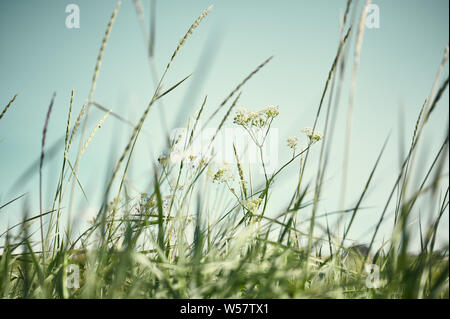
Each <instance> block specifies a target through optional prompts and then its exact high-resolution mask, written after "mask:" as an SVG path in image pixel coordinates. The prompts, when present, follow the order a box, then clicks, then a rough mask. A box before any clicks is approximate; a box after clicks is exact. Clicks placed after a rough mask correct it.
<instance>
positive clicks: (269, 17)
mask: <svg viewBox="0 0 450 319" xmlns="http://www.w3.org/2000/svg"><path fill="white" fill-rule="evenodd" d="M142 2H143V5H144V14H145V15H146V16H145V22H146V24H147V25H148V23H149V15H148V13H149V12H150V6H149V2H148V1H142ZM69 3H75V4H77V5H78V6H79V7H80V28H79V29H68V28H66V26H65V19H66V16H67V13H65V7H66V6H67V5H68V4H69ZM373 3H374V4H377V5H378V6H379V8H380V28H379V29H366V32H365V38H364V43H363V47H362V55H361V65H360V69H359V73H358V84H357V93H356V97H355V112H354V117H353V131H352V133H353V135H352V140H351V147H352V149H351V159H350V162H349V168H350V172H349V179H348V184H349V186H348V195H347V199H348V203H349V204H350V203H352V202H354V200H355V199H356V198H357V196H358V195H359V192H360V190H361V189H362V187H363V185H364V183H365V181H366V178H367V177H368V174H369V173H370V170H371V168H372V165H373V163H374V162H375V159H376V156H377V155H378V152H379V150H380V149H381V146H382V144H383V141H384V139H385V138H386V136H387V135H388V134H389V133H392V134H391V139H390V142H389V144H388V146H387V149H386V151H385V156H384V157H383V159H382V163H381V164H380V168H379V171H378V173H377V175H376V176H375V180H374V185H375V186H374V188H373V189H371V191H370V193H369V196H368V198H367V202H366V203H365V204H366V205H365V206H366V207H371V209H367V210H366V212H367V214H366V215H365V216H362V217H361V218H359V219H357V220H356V221H355V226H354V227H355V229H354V233H352V236H353V238H355V239H360V240H362V241H364V240H365V239H367V233H366V231H367V229H369V228H370V227H371V226H372V225H373V224H374V223H375V222H376V221H377V220H378V217H379V214H380V210H381V209H382V204H381V203H384V201H383V199H385V198H386V195H387V193H388V192H389V190H390V188H391V187H392V185H393V183H394V181H395V176H396V174H397V173H398V167H399V140H401V138H399V136H401V135H399V132H400V131H401V129H404V134H403V135H404V138H403V140H402V142H404V144H405V145H407V144H408V143H409V141H410V139H411V133H412V131H413V129H414V124H415V120H416V118H417V114H418V112H419V109H420V107H421V105H422V103H423V101H424V99H425V98H426V97H427V96H428V94H429V91H430V89H431V86H432V83H433V80H434V77H435V75H436V72H437V69H438V66H439V64H440V62H441V59H442V55H443V52H444V48H445V45H446V44H447V42H448V38H449V33H448V25H449V21H448V20H449V17H448V6H449V2H448V1H446V0H442V1H441V0H435V1H416V0H408V1H407V0H403V1H389V0H378V1H373ZM115 4H116V2H115V1H107V0H104V1H87V0H78V1H71V2H70V1H60V0H43V1H39V2H37V1H31V0H28V1H26V0H21V1H4V0H2V1H1V2H0V43H1V47H2V49H1V50H0V81H1V85H0V105H6V103H7V102H8V101H9V99H10V98H11V97H12V96H13V95H14V94H16V93H18V94H19V96H18V98H17V100H16V101H15V103H14V104H13V106H12V107H11V109H10V110H9V111H8V113H7V114H6V115H5V117H4V118H3V119H2V121H1V122H0V154H1V156H0V203H4V202H6V201H8V200H9V199H11V198H13V197H15V196H17V195H19V194H22V193H24V192H29V193H28V196H27V199H28V202H29V205H30V207H31V211H32V212H37V211H38V207H39V206H38V197H37V196H36V195H37V192H38V187H37V186H38V180H37V178H32V179H30V181H29V182H28V183H27V184H24V185H20V187H19V188H17V189H11V185H12V184H13V183H14V182H15V181H16V180H17V178H18V177H19V176H20V174H21V173H22V172H23V171H24V170H25V169H26V168H27V167H28V166H29V165H30V164H31V163H32V162H33V161H34V160H35V159H36V158H37V157H38V156H39V153H40V139H41V132H42V126H43V122H44V118H45V113H46V110H47V107H48V104H49V101H50V98H51V95H52V93H53V92H56V93H57V97H56V101H55V107H54V111H53V113H52V116H51V119H50V124H49V129H48V134H49V135H48V142H47V145H51V144H52V142H54V141H56V140H57V139H58V138H59V137H60V136H62V135H63V134H64V130H65V124H66V118H67V111H68V105H69V98H70V92H71V90H72V89H75V104H74V107H75V110H74V114H78V111H79V109H80V107H81V105H82V103H83V102H84V101H85V99H86V98H87V96H88V92H89V88H90V85H91V79H92V74H93V71H94V66H95V61H96V58H97V54H98V50H99V48H100V44H101V40H102V37H103V35H104V32H105V29H106V25H107V23H108V20H109V17H110V15H111V13H112V11H113V8H114V6H115ZM210 4H213V5H214V8H213V10H212V12H211V13H210V15H208V17H207V18H206V19H205V21H203V22H202V24H201V25H200V27H199V28H198V29H197V30H196V31H195V32H194V34H193V36H192V38H191V39H189V41H188V42H187V43H186V45H185V46H184V47H183V48H182V51H181V52H180V54H179V56H178V57H177V59H176V61H175V63H174V65H173V68H172V70H171V71H170V73H169V74H168V77H167V81H166V87H167V86H169V85H170V84H172V83H176V82H177V81H178V80H180V79H181V78H183V77H184V76H186V75H188V74H190V73H194V75H193V76H192V78H190V79H189V81H188V82H187V83H186V84H184V85H183V86H181V87H180V88H179V89H177V90H176V92H174V93H173V94H170V95H169V96H167V97H166V98H165V99H164V100H163V104H159V105H158V108H154V109H152V111H151V112H150V117H149V119H148V120H147V122H146V124H145V127H144V129H145V131H146V132H147V133H148V134H146V135H145V137H143V138H141V139H140V140H139V142H138V145H137V149H138V151H137V153H136V154H135V156H134V159H135V160H134V161H133V171H132V173H131V174H130V179H131V180H133V181H135V182H136V187H137V188H140V189H143V186H144V185H146V184H148V182H149V180H150V177H151V176H152V175H151V174H150V170H151V167H152V161H153V160H154V159H155V158H156V157H157V156H158V153H159V152H161V150H162V147H163V144H162V142H163V135H162V134H161V130H162V125H161V116H160V108H162V107H164V109H165V112H164V113H165V114H166V117H167V120H168V125H169V127H170V128H173V127H175V126H176V125H177V121H176V120H175V119H177V118H181V119H182V121H183V122H185V121H186V120H187V119H188V116H189V115H191V114H192V112H193V111H195V110H197V109H198V107H199V106H200V104H201V101H202V99H203V97H204V96H205V95H206V94H207V95H208V107H209V112H212V110H213V109H215V107H216V106H217V105H219V104H220V102H221V101H222V100H223V99H224V97H226V96H227V95H228V93H229V92H230V91H231V90H232V89H233V88H234V87H235V86H236V85H237V84H238V83H239V82H240V81H241V80H242V79H243V78H244V77H245V76H246V75H247V74H248V73H250V72H251V71H252V70H253V69H254V68H255V67H256V66H257V65H258V64H259V63H261V62H262V61H264V60H265V59H266V58H267V57H269V56H272V55H273V56H274V59H273V60H272V61H271V62H270V63H269V64H268V65H267V66H266V67H265V68H264V69H263V70H261V71H260V72H259V73H258V74H257V75H256V76H255V77H254V78H253V79H252V80H251V81H250V82H248V84H247V85H246V86H245V87H244V89H243V94H242V97H241V99H240V102H239V104H240V105H239V106H242V107H246V108H248V109H259V108H263V107H265V106H267V105H271V104H274V105H279V107H280V116H279V117H278V118H277V119H276V121H275V122H274V124H273V125H274V127H275V128H277V129H278V130H279V135H280V149H279V152H280V156H279V157H280V159H283V158H284V159H287V158H288V157H289V150H288V149H287V148H286V147H284V145H285V139H286V137H287V136H291V135H297V136H301V135H300V129H301V128H302V127H305V126H312V123H313V120H314V116H315V112H316V108H317V105H318V102H319V99H320V95H321V93H322V90H323V86H324V83H325V79H326V77H327V74H328V70H329V68H330V65H331V63H332V60H333V58H334V56H335V52H336V49H337V44H338V39H339V17H340V15H342V14H343V12H344V9H345V5H346V1H331V0H327V1H325V0H318V1H277V2H275V1H256V0H247V1H237V0H231V1H204V0H198V1H190V2H187V1H181V0H177V1H175V0H170V1H158V3H157V6H156V10H157V11H156V41H155V63H156V66H157V69H158V72H159V73H161V72H162V71H163V68H164V67H165V65H166V63H167V61H168V59H169V57H170V56H171V54H172V52H173V50H174V48H175V47H176V45H177V43H178V41H179V39H180V38H181V37H182V36H183V35H184V33H185V32H186V30H187V28H188V27H189V26H190V25H191V23H192V22H193V20H194V19H195V18H196V17H197V16H198V15H199V13H200V12H201V11H202V10H203V9H205V8H206V7H208V6H209V5H210ZM360 5H361V4H360ZM350 52H351V51H350ZM349 67H350V66H349ZM347 73H350V72H348V71H347ZM446 76H448V64H447V65H446V67H445V69H444V74H443V77H442V78H444V77H446ZM346 83H347V84H348V83H349V79H346ZM347 84H346V85H345V86H344V88H343V94H342V97H341V105H340V108H341V110H342V111H344V110H346V107H347V104H348V92H349V86H348V85H347ZM153 90H154V85H153V82H152V78H151V73H150V67H149V63H148V58H147V52H146V44H145V43H144V41H143V35H142V33H141V30H140V26H139V23H138V20H137V17H136V12H135V8H134V6H133V3H132V1H123V3H122V6H121V7H120V10H119V13H118V15H117V20H116V23H115V24H114V26H113V30H112V32H111V36H110V39H109V42H108V46H107V48H106V52H105V56H104V59H103V63H102V68H101V71H100V75H99V78H98V83H97V88H96V92H95V95H94V101H96V102H98V103H100V104H102V105H104V106H106V107H108V108H111V109H112V110H113V111H114V112H116V113H118V114H120V115H121V116H123V117H125V118H127V119H129V120H130V121H133V122H136V121H137V119H138V118H139V117H140V115H141V113H142V112H143V110H144V108H145V107H146V105H147V104H148V101H149V100H150V98H151V96H152V94H153ZM447 105H448V91H446V92H445V94H444V96H443V99H442V101H441V103H440V105H439V107H438V108H437V109H436V111H435V113H434V114H433V116H432V118H431V119H430V123H429V127H428V129H427V131H426V132H425V135H424V141H425V143H424V144H423V147H422V148H421V151H423V153H422V154H425V155H424V156H419V157H418V162H417V165H418V167H419V171H425V167H427V163H430V160H431V159H432V154H435V153H436V152H437V150H438V148H439V146H440V143H442V141H443V139H444V136H445V134H446V129H447V124H448V107H447ZM102 115H103V113H102V112H101V111H98V110H95V109H93V110H92V113H91V115H90V125H91V126H92V125H94V122H96V121H98V120H99V119H100V118H101V117H102ZM400 122H401V123H403V124H402V126H403V127H402V126H400V125H399V123H400ZM227 125H228V126H232V124H231V122H229V123H227ZM344 127H345V112H342V116H340V117H338V119H337V129H336V134H337V136H336V137H335V138H334V140H335V143H336V145H335V146H333V149H332V151H333V153H332V156H331V159H332V160H331V163H330V168H329V172H328V176H327V179H326V180H327V185H326V191H325V194H326V195H324V196H326V197H325V198H324V199H323V203H322V206H321V213H323V212H327V211H333V210H336V209H337V208H338V207H337V206H338V204H337V203H338V195H339V192H340V182H341V176H340V172H341V171H342V148H343V146H344V143H343V137H344V134H345V132H344V131H345V129H344ZM320 128H321V127H320V126H319V129H320ZM89 131H90V129H89V130H88V132H89ZM129 135H130V127H127V126H125V125H123V124H121V123H119V122H117V121H116V120H115V119H114V118H112V117H110V118H108V119H107V121H106V122H105V123H104V125H103V126H102V129H101V130H99V132H98V134H97V135H96V136H95V138H94V139H93V140H92V142H91V144H90V146H89V148H88V150H87V151H86V154H85V155H84V158H83V160H82V163H81V167H80V181H81V182H82V183H83V184H84V185H86V186H85V187H86V190H87V192H88V194H89V195H90V196H91V197H92V198H95V197H96V196H98V195H100V192H101V189H102V187H103V185H104V180H105V173H106V171H107V169H108V168H109V166H108V163H109V162H110V161H111V160H115V159H116V157H114V156H110V151H111V149H113V151H114V153H115V154H116V156H117V154H118V153H119V152H121V151H122V150H123V147H124V145H125V143H126V141H127V139H128V138H129ZM318 153H319V148H317V150H316V152H315V154H312V160H313V161H314V159H316V160H317V155H318ZM60 162H61V157H57V158H56V159H55V161H52V162H51V163H47V164H48V165H47V166H46V170H45V174H46V175H45V180H44V189H45V190H47V193H49V192H52V193H53V192H54V188H55V186H54V185H55V184H56V179H57V174H58V172H59V169H60V168H59V165H60ZM422 166H423V169H421V167H422ZM295 170H296V168H295V167H293V168H292V169H291V170H288V171H287V172H286V173H285V174H282V175H283V176H280V177H282V178H283V180H284V182H281V183H280V184H279V185H278V186H276V190H275V191H274V193H273V194H272V199H274V202H275V203H278V202H280V203H281V202H283V201H284V200H285V199H284V197H283V194H284V193H285V190H288V189H291V188H292V185H294V184H295V178H289V177H290V176H293V173H294V172H295ZM445 172H447V173H448V164H446V167H445ZM36 177H37V176H36ZM308 177H312V176H308ZM446 185H448V175H447V176H446V177H445V180H444V183H443V190H444V191H445V189H446V187H447V186H446ZM44 193H45V192H44ZM78 195H79V194H78ZM50 201H51V196H48V198H45V202H46V204H47V206H48V205H50ZM92 202H94V203H95V200H94V199H93V200H92ZM422 204H423V205H424V207H423V208H422V207H421V208H420V209H421V210H422V209H423V210H424V211H426V207H427V206H426V205H427V203H422ZM89 205H94V204H93V203H91V204H89ZM87 206H88V205H87V204H86V203H80V207H81V208H80V209H82V210H83V209H86V207H87ZM21 209H22V205H21V203H19V202H17V203H15V204H14V206H11V208H10V210H9V211H8V212H1V214H0V230H1V229H3V228H4V227H5V225H6V224H7V223H10V224H11V223H13V222H14V221H16V220H18V218H19V217H18V215H19V214H20V212H21ZM17 212H18V213H17ZM389 234H390V227H389V224H388V223H387V224H386V225H385V226H384V227H383V235H386V236H389ZM439 240H440V242H441V243H448V211H447V213H446V215H445V218H444V224H443V226H442V228H441V232H440V238H439Z"/></svg>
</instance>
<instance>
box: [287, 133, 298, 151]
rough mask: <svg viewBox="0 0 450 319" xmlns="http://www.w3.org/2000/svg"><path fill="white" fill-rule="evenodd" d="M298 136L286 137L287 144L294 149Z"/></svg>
mask: <svg viewBox="0 0 450 319" xmlns="http://www.w3.org/2000/svg"><path fill="white" fill-rule="evenodd" d="M297 143H298V138H297V137H296V136H290V137H288V139H287V146H288V147H289V148H292V149H293V150H295V149H296V148H297Z"/></svg>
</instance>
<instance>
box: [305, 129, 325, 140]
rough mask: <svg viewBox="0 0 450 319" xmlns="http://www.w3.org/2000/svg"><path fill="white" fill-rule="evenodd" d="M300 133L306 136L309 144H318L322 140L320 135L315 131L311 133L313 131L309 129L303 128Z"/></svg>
mask: <svg viewBox="0 0 450 319" xmlns="http://www.w3.org/2000/svg"><path fill="white" fill-rule="evenodd" d="M302 132H304V133H305V134H306V136H308V138H309V140H310V141H311V142H318V141H320V140H322V139H323V135H322V134H320V133H319V132H317V131H313V129H312V128H310V127H305V128H304V129H302Z"/></svg>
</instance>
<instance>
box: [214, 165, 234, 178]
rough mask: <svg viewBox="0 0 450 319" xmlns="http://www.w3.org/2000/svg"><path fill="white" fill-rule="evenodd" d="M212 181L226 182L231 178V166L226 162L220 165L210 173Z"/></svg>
mask: <svg viewBox="0 0 450 319" xmlns="http://www.w3.org/2000/svg"><path fill="white" fill-rule="evenodd" d="M210 176H211V177H212V180H213V182H217V183H226V182H228V181H229V180H230V179H232V177H233V176H232V173H231V168H230V166H229V165H228V164H224V165H223V166H222V167H220V168H219V169H217V171H215V172H214V173H210Z"/></svg>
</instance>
